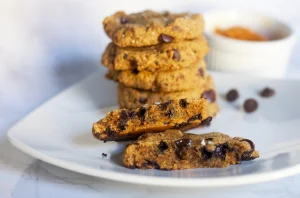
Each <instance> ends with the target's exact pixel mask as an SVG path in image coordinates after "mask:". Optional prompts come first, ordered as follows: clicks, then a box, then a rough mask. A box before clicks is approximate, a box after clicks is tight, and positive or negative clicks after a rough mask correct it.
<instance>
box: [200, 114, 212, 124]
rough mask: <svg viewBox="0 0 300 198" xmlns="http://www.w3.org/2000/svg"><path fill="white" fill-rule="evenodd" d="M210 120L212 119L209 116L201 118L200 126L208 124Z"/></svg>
mask: <svg viewBox="0 0 300 198" xmlns="http://www.w3.org/2000/svg"><path fill="white" fill-rule="evenodd" d="M211 121H212V117H211V116H209V117H207V118H206V119H205V120H202V122H201V124H200V126H209V125H210V122H211Z"/></svg>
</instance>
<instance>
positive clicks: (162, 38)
mask: <svg viewBox="0 0 300 198" xmlns="http://www.w3.org/2000/svg"><path fill="white" fill-rule="evenodd" d="M173 40H174V37H172V36H169V35H167V34H160V36H159V37H158V41H159V42H161V43H170V42H172V41H173Z"/></svg>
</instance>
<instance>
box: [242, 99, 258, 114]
mask: <svg viewBox="0 0 300 198" xmlns="http://www.w3.org/2000/svg"><path fill="white" fill-rule="evenodd" d="M257 107H258V103H257V102H256V100H254V99H252V98H250V99H247V100H246V101H245V102H244V110H245V111H246V112H247V113H252V112H254V111H255V110H256V109H257Z"/></svg>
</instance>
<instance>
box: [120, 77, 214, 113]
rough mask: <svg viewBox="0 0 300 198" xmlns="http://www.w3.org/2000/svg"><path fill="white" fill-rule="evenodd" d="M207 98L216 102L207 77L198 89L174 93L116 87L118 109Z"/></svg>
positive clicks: (211, 83) (209, 79)
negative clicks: (185, 99) (183, 99)
mask: <svg viewBox="0 0 300 198" xmlns="http://www.w3.org/2000/svg"><path fill="white" fill-rule="evenodd" d="M201 97H204V98H207V99H208V101H209V102H211V103H213V102H215V101H216V100H217V95H216V90H215V87H214V83H213V79H212V78H211V76H207V79H206V82H205V83H204V84H203V85H201V86H198V87H194V88H191V89H189V90H184V91H176V92H152V91H145V90H141V89H134V88H131V87H126V86H124V85H122V84H119V86H118V101H119V106H120V108H129V109H130V108H137V107H141V106H143V105H144V104H155V103H159V102H161V103H163V102H167V101H169V100H175V99H180V98H201Z"/></svg>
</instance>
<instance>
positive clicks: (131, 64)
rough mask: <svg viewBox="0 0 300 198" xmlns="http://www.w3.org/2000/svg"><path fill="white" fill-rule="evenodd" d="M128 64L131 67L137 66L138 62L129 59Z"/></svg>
mask: <svg viewBox="0 0 300 198" xmlns="http://www.w3.org/2000/svg"><path fill="white" fill-rule="evenodd" d="M130 66H131V67H132V68H137V66H138V63H137V62H136V60H131V61H130Z"/></svg>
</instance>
